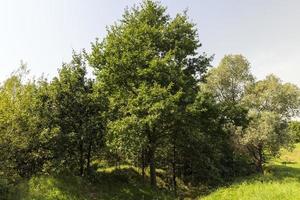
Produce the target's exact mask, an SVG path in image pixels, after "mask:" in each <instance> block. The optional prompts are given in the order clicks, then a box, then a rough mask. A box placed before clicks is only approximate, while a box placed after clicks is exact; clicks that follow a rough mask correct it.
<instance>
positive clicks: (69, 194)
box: [0, 166, 174, 200]
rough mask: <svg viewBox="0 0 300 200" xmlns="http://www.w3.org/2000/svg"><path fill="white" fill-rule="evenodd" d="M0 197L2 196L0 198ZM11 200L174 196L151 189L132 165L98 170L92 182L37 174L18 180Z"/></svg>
mask: <svg viewBox="0 0 300 200" xmlns="http://www.w3.org/2000/svg"><path fill="white" fill-rule="evenodd" d="M0 199H1V197H0ZM10 199H16V200H19V199H22V200H120V199H126V200H127V199H128V200H135V199H136V200H148V199H149V200H150V199H151V200H152V199H162V200H163V199H165V200H169V199H170V200H171V199H174V196H173V195H172V194H171V193H169V192H167V191H166V190H164V189H162V188H160V189H157V190H153V189H151V187H150V186H149V184H144V183H143V180H142V178H141V176H140V174H139V172H137V171H136V170H135V169H134V168H133V167H129V166H128V167H127V166H122V167H121V168H109V169H106V170H103V171H102V170H99V172H97V173H96V174H95V176H94V180H93V182H91V181H87V180H85V179H84V178H81V177H74V176H59V177H53V176H39V177H33V178H31V179H30V180H28V181H24V182H23V183H21V184H20V185H19V186H18V188H17V189H16V191H15V192H14V193H13V195H11V197H10Z"/></svg>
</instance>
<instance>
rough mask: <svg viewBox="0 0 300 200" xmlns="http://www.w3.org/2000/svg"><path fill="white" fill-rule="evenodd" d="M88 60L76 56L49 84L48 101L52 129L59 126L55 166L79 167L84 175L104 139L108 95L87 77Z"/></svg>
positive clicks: (54, 154) (79, 171)
mask: <svg viewBox="0 0 300 200" xmlns="http://www.w3.org/2000/svg"><path fill="white" fill-rule="evenodd" d="M86 76H87V72H86V65H85V60H84V58H83V56H82V55H81V54H75V53H74V55H73V59H72V61H71V62H70V63H69V64H64V65H63V66H62V68H61V69H60V70H59V75H58V77H55V78H54V79H53V81H52V82H51V83H50V84H49V86H48V91H49V92H48V94H46V96H44V97H42V98H46V100H45V102H44V104H45V103H46V104H48V106H47V107H45V108H47V109H49V111H51V115H50V116H49V119H48V120H49V121H50V124H49V126H48V127H47V128H48V129H49V130H52V129H57V130H58V134H57V135H56V136H55V139H54V140H53V142H54V143H55V144H54V145H53V149H52V151H53V162H52V164H51V165H52V169H53V168H54V169H55V168H56V169H57V170H60V169H61V170H66V169H68V170H71V171H72V172H74V170H77V174H79V175H81V176H83V175H84V174H85V172H86V173H87V172H88V171H89V168H90V162H91V156H92V152H93V151H95V150H96V149H94V148H97V146H99V145H100V144H101V143H102V142H103V141H102V139H103V136H104V129H105V124H104V123H105V122H104V118H103V112H104V111H105V109H106V104H105V98H102V97H103V96H102V95H101V93H98V92H96V88H95V87H94V84H93V81H92V80H91V79H88V78H86Z"/></svg>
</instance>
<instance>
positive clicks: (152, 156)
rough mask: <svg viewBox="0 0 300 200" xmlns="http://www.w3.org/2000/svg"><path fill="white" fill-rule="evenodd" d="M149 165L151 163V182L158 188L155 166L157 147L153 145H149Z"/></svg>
mask: <svg viewBox="0 0 300 200" xmlns="http://www.w3.org/2000/svg"><path fill="white" fill-rule="evenodd" d="M148 153H149V165H150V184H151V186H152V187H153V188H156V171H155V170H156V166H155V149H154V147H153V145H150V147H149V152H148Z"/></svg>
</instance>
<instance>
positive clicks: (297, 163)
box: [0, 144, 300, 200]
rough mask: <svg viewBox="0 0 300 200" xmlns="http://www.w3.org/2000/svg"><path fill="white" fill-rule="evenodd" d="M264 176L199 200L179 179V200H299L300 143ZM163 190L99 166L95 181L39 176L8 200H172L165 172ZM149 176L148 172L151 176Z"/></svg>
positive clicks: (128, 172)
mask: <svg viewBox="0 0 300 200" xmlns="http://www.w3.org/2000/svg"><path fill="white" fill-rule="evenodd" d="M265 171H266V172H265V174H264V175H253V176H250V177H246V178H242V179H239V180H237V181H235V183H234V184H231V185H229V186H227V187H221V188H219V189H216V190H215V191H211V193H210V194H208V195H206V196H200V197H197V193H198V192H199V191H204V190H206V189H205V188H202V189H199V188H197V189H194V190H191V188H188V187H186V186H185V185H184V184H183V183H182V182H180V180H178V185H179V187H180V189H179V191H180V196H181V197H180V198H177V199H195V198H196V199H203V200H220V199H221V200H250V199H251V200H268V199H270V200H277V199H278V200H285V199H286V200H297V199H299V200H300V144H298V145H296V148H295V149H294V151H293V152H288V151H286V150H283V151H282V156H281V157H280V158H277V159H274V160H273V161H272V162H270V163H269V164H268V165H267V166H266V170H265ZM157 173H158V184H159V187H160V189H158V190H153V189H151V187H149V183H148V182H146V183H144V181H143V179H142V176H141V171H140V170H139V169H137V168H134V167H131V166H126V165H122V166H119V167H109V168H108V167H99V169H98V170H97V172H96V173H95V175H94V176H93V177H94V180H92V182H91V181H90V180H89V181H87V180H86V179H84V178H81V177H74V176H65V175H64V176H57V177H53V176H36V177H33V178H31V179H30V180H24V181H23V182H22V183H21V184H19V185H18V187H17V188H15V191H13V192H12V193H11V194H10V196H9V197H6V198H4V197H0V199H1V200H3V198H4V199H5V200H6V199H7V198H8V199H9V200H14V199H15V200H19V199H22V200H121V199H126V200H135V199H136V200H147V199H149V200H152V199H162V200H164V199H165V200H171V199H172V200H173V199H176V198H175V197H174V195H173V193H172V192H169V191H168V190H167V188H168V185H167V183H166V182H165V181H164V176H165V173H164V171H162V170H161V171H160V170H158V172H157ZM148 175H149V173H148Z"/></svg>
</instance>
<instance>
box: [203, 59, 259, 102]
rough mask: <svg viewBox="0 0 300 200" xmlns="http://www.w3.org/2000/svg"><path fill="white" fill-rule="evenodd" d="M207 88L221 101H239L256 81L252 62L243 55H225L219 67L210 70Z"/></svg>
mask: <svg viewBox="0 0 300 200" xmlns="http://www.w3.org/2000/svg"><path fill="white" fill-rule="evenodd" d="M206 80H207V84H206V88H207V90H208V91H210V92H211V93H212V94H213V95H214V96H215V98H216V99H217V100H218V101H219V102H226V103H229V104H231V105H232V104H236V103H238V102H239V101H240V100H241V99H242V98H243V96H244V94H245V91H246V89H247V87H249V85H251V84H252V83H253V81H254V77H253V75H252V74H251V72H250V63H249V62H248V61H247V60H246V58H245V57H243V56H242V55H227V56H225V57H224V58H223V59H222V60H221V62H220V64H219V66H218V67H217V68H213V69H212V70H210V71H209V74H208V76H207V79H206Z"/></svg>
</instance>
